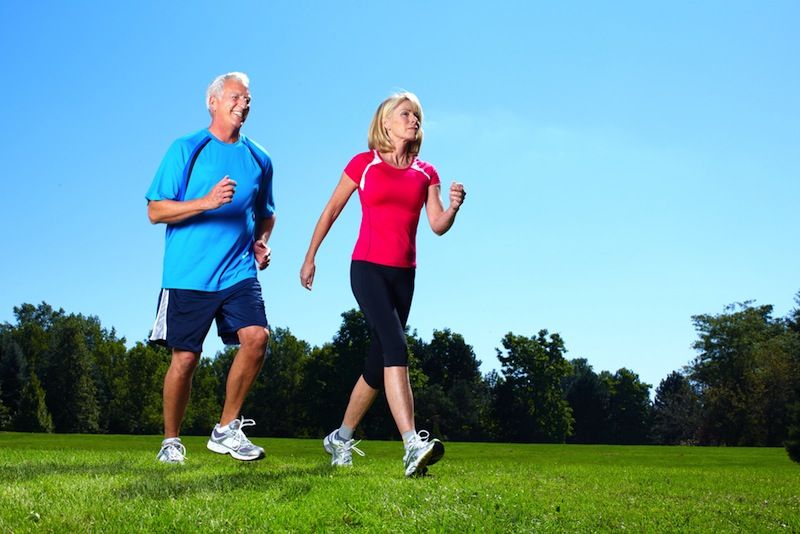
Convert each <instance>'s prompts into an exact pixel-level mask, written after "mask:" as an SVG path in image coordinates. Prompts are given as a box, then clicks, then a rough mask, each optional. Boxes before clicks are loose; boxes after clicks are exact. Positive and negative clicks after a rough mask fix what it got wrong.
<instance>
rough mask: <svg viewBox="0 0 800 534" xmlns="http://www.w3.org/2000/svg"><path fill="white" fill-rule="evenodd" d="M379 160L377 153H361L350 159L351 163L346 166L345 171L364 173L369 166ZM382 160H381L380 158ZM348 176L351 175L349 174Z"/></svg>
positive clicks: (371, 151)
mask: <svg viewBox="0 0 800 534" xmlns="http://www.w3.org/2000/svg"><path fill="white" fill-rule="evenodd" d="M376 158H378V155H377V153H376V152H375V151H374V150H368V151H367V152H360V153H358V154H356V155H355V156H353V157H352V158H350V162H349V163H348V164H347V165H346V166H345V170H349V171H351V172H352V171H356V170H359V172H360V171H363V170H364V169H365V168H366V167H367V165H369V164H370V163H372V162H373V161H375V159H376ZM378 160H380V158H378ZM348 174H350V173H349V172H348Z"/></svg>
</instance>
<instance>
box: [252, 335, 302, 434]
mask: <svg viewBox="0 0 800 534" xmlns="http://www.w3.org/2000/svg"><path fill="white" fill-rule="evenodd" d="M310 352H311V347H310V346H309V345H308V343H306V342H305V341H302V340H300V339H297V338H296V337H295V336H294V335H292V333H291V332H290V331H289V329H288V328H276V329H274V330H273V331H272V335H271V336H270V342H269V351H268V353H267V358H266V360H265V362H264V367H263V369H262V370H261V373H260V374H259V375H258V378H257V379H256V382H255V384H254V385H253V388H252V391H251V392H250V395H248V397H247V399H246V401H245V405H244V408H243V413H245V414H247V417H252V418H253V419H255V420H256V421H257V422H258V426H257V427H255V428H254V429H253V435H256V436H258V435H262V436H276V437H300V436H303V437H309V436H308V434H307V433H306V431H305V426H306V425H305V421H304V420H303V413H302V411H301V410H298V409H297V407H298V406H299V405H301V404H302V400H303V398H304V397H305V396H307V395H308V394H309V393H308V392H306V391H303V390H302V380H303V369H304V367H305V365H306V364H307V360H308V358H309V354H310ZM314 437H316V436H314Z"/></svg>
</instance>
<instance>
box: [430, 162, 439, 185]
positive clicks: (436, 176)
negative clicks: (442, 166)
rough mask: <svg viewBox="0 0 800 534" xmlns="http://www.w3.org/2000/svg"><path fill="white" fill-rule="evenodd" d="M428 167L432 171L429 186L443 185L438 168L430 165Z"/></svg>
mask: <svg viewBox="0 0 800 534" xmlns="http://www.w3.org/2000/svg"><path fill="white" fill-rule="evenodd" d="M428 167H429V169H430V171H429V172H428V175H429V176H430V177H431V182H430V183H429V184H428V186H432V185H439V184H441V183H442V182H441V180H439V173H438V172H437V171H436V167H434V166H433V165H430V164H429V165H428Z"/></svg>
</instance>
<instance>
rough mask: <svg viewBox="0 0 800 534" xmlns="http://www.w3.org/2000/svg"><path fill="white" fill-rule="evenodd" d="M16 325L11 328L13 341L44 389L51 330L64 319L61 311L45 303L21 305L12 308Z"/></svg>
mask: <svg viewBox="0 0 800 534" xmlns="http://www.w3.org/2000/svg"><path fill="white" fill-rule="evenodd" d="M14 316H15V317H16V319H17V324H16V326H15V327H14V328H13V333H12V336H13V339H14V341H16V343H17V344H18V345H19V347H20V349H21V350H22V354H24V355H25V358H26V360H27V363H28V365H29V366H30V368H31V369H33V370H34V372H35V373H36V375H37V376H38V377H39V379H40V380H42V385H43V387H45V389H47V388H46V384H45V381H46V380H45V379H46V376H45V375H46V371H47V367H48V365H49V362H48V360H47V356H48V354H49V350H50V346H51V339H50V336H51V330H52V328H53V326H54V325H55V324H56V323H57V322H58V321H59V320H61V319H63V318H64V317H65V313H64V310H63V309H58V310H54V309H53V308H52V306H50V305H49V304H47V303H46V302H42V303H41V304H39V305H38V306H34V305H32V304H27V303H26V304H22V305H21V306H19V307H14Z"/></svg>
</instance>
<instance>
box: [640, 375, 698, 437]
mask: <svg viewBox="0 0 800 534" xmlns="http://www.w3.org/2000/svg"><path fill="white" fill-rule="evenodd" d="M699 414H700V397H699V396H698V395H697V392H696V391H695V389H694V387H693V386H692V384H691V382H690V381H689V379H688V378H686V377H685V376H684V375H682V374H681V373H678V372H677V371H673V372H672V373H670V374H669V375H668V376H667V377H666V378H665V379H664V380H662V381H661V383H660V384H659V385H658V388H657V389H656V397H655V400H654V401H653V428H652V434H651V435H652V438H653V441H654V442H655V443H658V444H660V445H678V444H681V443H692V442H694V441H695V440H696V434H697V425H698V416H699Z"/></svg>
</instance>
